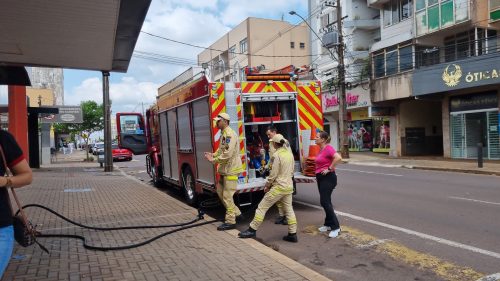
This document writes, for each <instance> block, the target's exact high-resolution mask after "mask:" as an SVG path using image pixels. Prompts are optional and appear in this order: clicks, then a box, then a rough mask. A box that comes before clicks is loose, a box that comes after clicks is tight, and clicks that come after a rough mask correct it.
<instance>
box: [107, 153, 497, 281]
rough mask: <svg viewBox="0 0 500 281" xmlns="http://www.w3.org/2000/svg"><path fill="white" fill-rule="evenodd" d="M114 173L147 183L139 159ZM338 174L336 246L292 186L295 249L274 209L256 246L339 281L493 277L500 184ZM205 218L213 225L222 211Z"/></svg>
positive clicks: (398, 173) (362, 170)
mask: <svg viewBox="0 0 500 281" xmlns="http://www.w3.org/2000/svg"><path fill="white" fill-rule="evenodd" d="M115 165H116V166H118V167H121V168H122V170H124V171H125V172H127V173H128V174H131V175H134V176H136V177H138V178H140V179H142V180H144V181H145V182H149V177H148V175H147V174H146V173H145V167H144V157H143V156H136V157H135V158H134V160H133V161H132V162H120V163H116V164H115ZM337 174H338V178H339V184H338V186H337V189H336V190H335V191H334V194H333V202H334V205H335V209H336V211H337V212H338V216H339V219H340V222H341V225H342V227H343V228H344V229H343V233H342V234H341V238H342V239H328V238H327V237H326V236H325V235H322V234H318V233H317V231H314V229H315V228H316V227H317V226H318V225H320V224H321V223H322V221H323V218H324V214H323V211H322V210H321V208H320V207H319V194H318V192H317V187H316V186H315V185H302V186H299V189H298V194H297V195H296V196H295V197H294V202H295V204H294V206H295V211H296V213H297V218H298V221H299V229H300V230H301V232H300V234H299V239H300V243H298V244H290V243H286V242H283V241H281V237H282V236H283V235H284V234H286V226H277V225H274V224H273V223H272V221H271V220H272V219H274V217H275V216H276V211H275V210H273V209H272V210H271V211H270V212H269V214H268V218H266V219H267V220H266V222H265V223H264V224H263V225H262V227H261V229H260V230H259V231H258V237H259V238H258V239H259V240H260V241H262V242H263V243H265V244H267V245H269V246H270V247H273V248H274V249H276V250H278V251H280V252H282V253H284V254H285V255H287V256H289V257H291V258H293V259H295V260H297V261H299V262H301V263H303V264H305V265H307V266H309V267H311V268H313V269H315V270H317V271H318V272H321V273H322V274H324V275H326V276H328V277H332V278H335V279H340V280H361V279H366V280H446V279H448V280H473V279H471V278H473V277H476V276H478V275H477V274H481V275H483V274H484V275H489V274H494V273H498V272H500V221H499V220H497V219H496V217H498V216H499V215H500V177H493V176H484V175H472V174H461V173H448V172H436V171H422V170H409V169H402V168H385V167H373V166H361V165H341V166H340V167H339V168H338V170H337ZM165 190H166V191H167V192H168V193H169V194H171V195H173V196H177V197H178V198H179V199H180V200H182V197H181V196H178V195H177V193H176V192H175V191H173V190H172V189H168V188H167V189H165ZM250 211H251V210H250ZM209 214H210V215H212V216H214V217H219V218H220V217H222V216H223V209H221V208H218V209H215V210H213V211H211V212H210V213H209ZM251 219H252V214H251V213H250V214H249V215H248V217H247V219H246V220H244V221H243V222H242V223H241V224H240V225H239V229H245V228H246V227H247V226H248V223H249V222H250V220H251ZM366 235H368V236H369V237H371V238H370V239H372V240H370V241H371V242H370V243H367V242H366V241H369V240H366V239H365V238H366V237H367V236H366ZM361 238H363V239H365V240H363V239H361ZM363 241H364V242H363ZM389 242H394V243H397V245H401V247H400V246H396V247H394V245H392V244H391V243H389ZM363 243H365V244H366V243H367V244H366V245H364V244H363ZM384 243H387V247H385V248H384V247H383V246H380V245H379V244H384ZM377 245H379V246H377ZM392 252H395V253H396V254H394V253H392ZM391 253H392V254H391ZM422 267H423V269H422ZM450 268H451V269H450ZM465 268H468V269H470V271H467V270H465ZM443 271H444V273H443ZM453 272H455V273H453ZM457 272H458V273H457ZM464 272H465V273H464ZM471 272H473V273H474V274H472V273H471ZM452 273H453V274H452ZM475 273H477V274H475ZM457 278H458V279H457Z"/></svg>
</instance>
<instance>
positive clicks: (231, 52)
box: [229, 45, 236, 59]
mask: <svg viewBox="0 0 500 281" xmlns="http://www.w3.org/2000/svg"><path fill="white" fill-rule="evenodd" d="M235 57H236V45H233V46H232V47H231V48H229V58H230V59H233V58H235Z"/></svg>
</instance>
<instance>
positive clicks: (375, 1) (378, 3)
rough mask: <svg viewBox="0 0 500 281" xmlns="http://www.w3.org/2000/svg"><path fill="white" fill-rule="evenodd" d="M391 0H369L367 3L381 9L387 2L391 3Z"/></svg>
mask: <svg viewBox="0 0 500 281" xmlns="http://www.w3.org/2000/svg"><path fill="white" fill-rule="evenodd" d="M389 2H390V0H367V1H366V4H367V5H368V7H370V8H375V9H380V8H382V6H383V5H384V4H385V3H389Z"/></svg>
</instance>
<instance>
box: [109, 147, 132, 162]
mask: <svg viewBox="0 0 500 281" xmlns="http://www.w3.org/2000/svg"><path fill="white" fill-rule="evenodd" d="M111 149H112V153H113V161H117V160H125V161H132V152H130V150H128V149H122V148H119V147H118V145H117V144H113V145H111Z"/></svg>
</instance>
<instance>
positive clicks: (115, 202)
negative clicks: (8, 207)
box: [2, 162, 327, 281]
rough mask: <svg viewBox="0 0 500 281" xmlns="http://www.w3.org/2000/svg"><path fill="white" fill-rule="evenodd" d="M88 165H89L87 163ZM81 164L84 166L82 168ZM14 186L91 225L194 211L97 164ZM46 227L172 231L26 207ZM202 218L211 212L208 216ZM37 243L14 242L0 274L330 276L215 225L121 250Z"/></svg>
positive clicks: (119, 239) (155, 220)
mask: <svg viewBox="0 0 500 281" xmlns="http://www.w3.org/2000/svg"><path fill="white" fill-rule="evenodd" d="M90 165H93V167H90ZM85 166H86V167H85ZM34 179H35V180H34V182H33V184H32V185H31V186H29V187H26V188H22V189H20V190H19V192H18V193H19V196H20V198H21V200H22V202H23V203H24V204H29V203H38V204H42V205H45V206H48V207H50V208H52V209H54V210H56V211H58V212H60V213H62V214H63V215H65V216H67V217H69V218H71V219H73V220H75V221H78V222H81V223H84V224H89V225H101V226H125V225H141V224H172V223H179V222H185V221H189V220H192V219H193V218H195V217H196V214H197V212H196V210H195V209H193V208H191V207H189V206H187V205H185V204H183V203H182V202H180V201H178V200H177V199H174V198H172V197H170V196H169V195H167V194H166V193H163V192H161V191H159V190H157V189H155V188H153V187H151V186H148V185H146V184H143V183H141V182H140V181H138V180H136V179H134V178H132V177H130V176H126V175H125V174H123V173H121V172H120V171H115V172H113V173H104V172H102V169H101V168H98V164H97V163H78V162H74V163H66V167H60V165H52V166H51V167H45V168H42V169H40V170H37V171H35V172H34ZM27 213H28V215H29V216H30V218H31V220H32V221H33V222H35V223H37V224H41V226H40V230H42V231H43V232H44V233H65V234H79V235H84V236H85V237H87V238H88V239H87V241H88V243H89V244H91V245H99V246H117V245H125V244H130V243H137V242H141V241H144V240H146V239H148V238H151V237H153V236H156V235H158V234H160V233H163V232H165V231H167V230H169V229H148V230H126V231H108V232H102V231H91V230H84V229H81V228H78V227H74V226H72V225H69V224H68V223H66V222H64V221H62V220H61V219H59V218H57V217H55V216H53V215H52V214H50V213H48V212H46V211H43V210H39V209H28V210H27ZM206 219H207V220H208V219H210V218H206ZM40 241H41V242H42V243H43V244H44V245H45V246H46V247H47V248H48V249H49V251H50V255H47V254H45V253H43V252H42V251H41V250H40V249H38V247H29V248H21V247H19V246H17V245H16V248H15V252H14V254H13V258H12V260H11V262H10V264H9V266H8V269H7V271H6V273H5V275H4V278H3V279H2V280H5V281H7V280H9V281H10V280H327V279H326V278H325V277H323V276H321V275H319V274H318V273H316V272H314V271H312V270H310V269H309V268H307V267H305V266H303V265H301V264H299V263H297V262H295V261H293V260H291V259H289V258H287V257H285V256H284V255H282V254H280V253H278V252H274V251H273V250H271V249H270V248H267V247H266V246H264V245H262V244H260V243H258V242H257V241H255V240H253V239H249V240H242V239H238V238H237V237H236V236H235V232H228V233H226V232H220V231H217V230H216V224H208V225H204V226H200V227H196V228H191V229H188V230H184V231H181V232H177V233H174V234H172V235H168V236H166V237H163V238H161V239H159V240H157V241H155V242H153V243H151V244H148V245H146V246H143V247H140V248H136V249H131V250H121V251H108V252H97V251H91V250H86V249H84V248H83V247H82V243H81V242H80V241H78V240H74V239H59V238H42V239H40Z"/></svg>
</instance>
